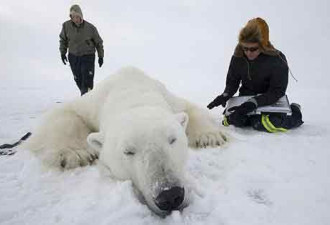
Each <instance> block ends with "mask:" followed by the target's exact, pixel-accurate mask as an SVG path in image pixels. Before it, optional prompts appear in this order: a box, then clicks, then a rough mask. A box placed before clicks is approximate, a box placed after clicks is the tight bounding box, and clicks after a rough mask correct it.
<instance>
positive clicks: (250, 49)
mask: <svg viewBox="0 0 330 225" xmlns="http://www.w3.org/2000/svg"><path fill="white" fill-rule="evenodd" d="M242 49H243V51H244V52H247V51H250V52H255V51H257V50H258V49H259V47H251V48H249V47H243V46H242Z"/></svg>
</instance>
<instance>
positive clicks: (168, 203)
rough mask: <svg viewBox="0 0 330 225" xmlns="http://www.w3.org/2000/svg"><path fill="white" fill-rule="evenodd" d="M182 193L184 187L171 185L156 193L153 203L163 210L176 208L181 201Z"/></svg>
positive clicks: (169, 210)
mask: <svg viewBox="0 0 330 225" xmlns="http://www.w3.org/2000/svg"><path fill="white" fill-rule="evenodd" d="M184 194H185V192H184V188H182V187H178V186H175V187H171V188H170V189H168V190H163V191H162V192H160V193H159V194H158V196H157V198H156V199H155V204H156V206H157V207H158V208H159V209H160V210H163V211H168V212H171V211H172V210H178V209H180V206H181V205H182V203H183V200H184Z"/></svg>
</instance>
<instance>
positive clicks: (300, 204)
mask: <svg viewBox="0 0 330 225" xmlns="http://www.w3.org/2000/svg"><path fill="white" fill-rule="evenodd" d="M76 2H78V3H80V4H81V6H82V9H83V12H84V15H85V18H86V19H87V20H88V19H90V21H91V22H93V23H94V24H95V25H96V26H97V27H98V29H99V31H100V34H101V36H103V39H104V42H105V52H106V56H105V64H104V66H103V67H102V68H101V69H99V68H97V69H96V78H95V81H96V83H97V82H99V81H100V80H102V79H104V77H105V76H107V75H109V74H111V73H112V72H114V71H116V70H117V69H119V68H120V67H121V66H123V65H129V64H132V65H135V66H137V67H139V68H141V69H143V70H146V72H147V73H148V74H149V75H150V76H152V77H154V78H156V79H159V80H161V81H162V82H164V83H165V84H166V85H167V86H168V88H169V89H170V90H171V91H172V92H174V93H176V94H178V95H180V96H182V97H185V98H188V99H189V100H191V101H194V102H196V103H197V104H199V105H201V106H206V105H207V103H209V101H210V100H212V99H213V98H214V97H215V96H216V95H217V94H219V93H220V92H221V91H222V90H223V87H224V82H225V75H226V70H227V68H228V63H229V60H230V56H231V54H232V51H233V49H234V47H235V44H236V40H237V39H236V38H237V33H238V31H239V29H240V28H241V27H242V26H243V25H244V24H245V23H246V21H247V20H248V19H249V18H252V17H255V16H262V17H264V18H265V19H266V20H267V21H268V23H269V25H270V29H271V34H270V37H271V40H272V41H273V43H274V45H275V46H276V47H278V48H279V49H281V50H282V51H283V52H284V53H285V54H286V55H287V58H288V60H289V63H290V66H291V69H292V71H293V73H294V75H295V76H296V78H298V80H299V82H297V83H296V82H295V81H294V80H293V79H292V78H290V85H289V87H288V95H289V98H290V100H291V101H292V102H298V103H300V104H301V105H302V110H303V120H304V121H305V123H304V124H303V126H302V127H300V128H298V129H295V130H290V131H288V132H286V133H277V134H268V133H262V132H257V131H253V130H249V129H248V130H246V129H245V130H243V129H237V128H233V127H229V128H224V129H225V130H226V131H227V132H228V133H229V134H230V135H231V136H232V137H233V139H232V140H231V142H230V143H229V144H228V145H227V146H226V147H224V148H217V149H201V150H198V151H193V150H192V151H191V152H190V156H189V161H188V164H187V172H188V174H189V175H190V176H191V179H192V181H193V183H194V191H193V193H192V202H191V203H190V205H189V206H188V207H187V208H186V209H184V210H183V212H181V213H179V212H174V213H173V214H172V215H170V216H168V217H166V218H165V219H162V218H159V217H158V216H156V215H154V214H153V213H152V212H150V210H149V209H148V208H147V207H146V206H144V205H142V204H141V203H140V202H139V201H138V200H137V198H136V197H135V195H134V193H133V189H132V186H131V183H130V182H120V181H115V180H111V179H110V178H109V177H107V176H105V175H104V174H102V173H100V170H99V169H98V167H97V166H89V167H85V168H79V169H75V170H70V171H66V172H59V171H52V170H50V171H49V170H44V169H43V168H42V167H41V165H40V162H39V161H38V159H36V158H35V157H34V156H33V155H31V154H30V153H29V152H27V151H26V150H24V149H18V152H17V153H16V154H15V155H13V156H0V193H1V194H0V224H1V225H16V224H17V225H21V224H29V225H44V224H47V225H51V224H65V225H66V224H79V225H83V224H86V225H87V224H102V225H103V224H104V225H106V224H136V225H137V224H175V225H176V224H178V225H179V224H189V225H190V224H191V225H196V224H223V225H246V224H253V225H254V224H260V225H264V224H269V225H271V224H274V225H327V224H330V214H329V210H330V177H329V172H330V151H329V147H328V145H329V143H330V141H329V140H330V118H329V116H328V111H329V110H330V106H329V102H330V91H329V89H328V85H329V81H330V78H329V76H328V68H327V66H328V62H327V60H328V56H327V53H328V52H329V50H330V48H329V44H328V40H329V39H330V35H329V31H327V29H326V27H329V26H330V19H329V16H328V15H329V14H328V12H329V11H330V10H329V3H328V1H325V0H324V1H323V0H319V1H307V2H305V3H304V4H301V2H300V1H291V2H287V1H284V0H283V1H277V2H276V3H273V2H271V1H256V0H254V1H250V2H246V1H244V3H243V2H239V1H232V2H231V3H230V4H229V3H228V2H227V1H226V2H223V1H211V0H205V1H201V0H200V1H199V0H194V1H193V0H191V1H185V0H182V1H148V0H142V1H132V0H131V1H121V2H120V3H119V2H118V1H93V2H91V1H76ZM72 3H75V2H74V1H69V2H68V1H49V2H48V1H47V2H45V1H41V0H40V1H39V0H33V1H27V2H25V3H23V2H14V1H11V2H8V1H5V0H0V25H1V31H0V42H1V43H2V47H1V51H0V64H1V67H2V68H1V71H0V77H1V82H0V144H3V143H11V142H14V141H16V140H17V139H18V138H20V137H21V136H23V135H24V134H25V133H26V132H28V131H32V130H33V128H34V127H35V126H36V125H37V123H38V120H39V119H40V117H41V115H42V113H43V112H45V111H46V110H48V109H49V108H51V107H53V106H55V105H56V104H61V103H58V102H66V101H69V100H70V99H72V98H73V97H76V96H78V94H79V92H78V90H77V88H76V87H75V85H74V82H73V80H72V75H71V71H70V69H69V67H68V66H63V65H62V64H61V61H60V57H59V53H58V46H57V45H58V33H59V32H60V28H61V23H62V22H63V21H64V20H65V19H67V14H68V8H69V7H70V5H71V4H72ZM316 37H318V38H316ZM221 111H222V108H221V107H219V108H217V109H214V110H212V114H213V115H214V116H217V117H218V120H219V121H220V117H219V115H221ZM219 124H220V122H219Z"/></svg>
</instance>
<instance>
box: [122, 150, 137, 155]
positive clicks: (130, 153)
mask: <svg viewBox="0 0 330 225" xmlns="http://www.w3.org/2000/svg"><path fill="white" fill-rule="evenodd" d="M124 154H125V155H135V152H132V151H125V152H124Z"/></svg>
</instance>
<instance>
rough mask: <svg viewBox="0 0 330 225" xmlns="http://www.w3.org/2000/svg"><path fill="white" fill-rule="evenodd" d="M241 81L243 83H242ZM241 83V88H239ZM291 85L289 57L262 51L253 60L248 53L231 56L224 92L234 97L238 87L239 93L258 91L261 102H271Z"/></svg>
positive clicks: (260, 104)
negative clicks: (289, 80)
mask: <svg viewBox="0 0 330 225" xmlns="http://www.w3.org/2000/svg"><path fill="white" fill-rule="evenodd" d="M240 84H241V86H240ZM239 86H240V88H239ZM287 86H288V65H287V61H286V57H285V55H284V54H283V53H281V52H279V53H278V54H277V55H266V54H263V53H260V55H259V56H258V57H257V58H256V59H255V60H253V61H249V60H248V59H247V58H246V57H245V56H242V57H237V56H233V57H232V58H231V62H230V66H229V70H228V74H227V79H226V88H225V91H224V93H228V95H229V96H230V97H231V96H233V95H234V94H235V93H236V92H237V89H238V88H239V95H240V96H243V95H258V94H260V95H258V96H256V97H255V100H256V101H257V104H258V106H264V105H270V104H273V103H275V102H276V101H277V100H278V99H279V98H281V97H282V96H283V95H285V91H286V88H287Z"/></svg>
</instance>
